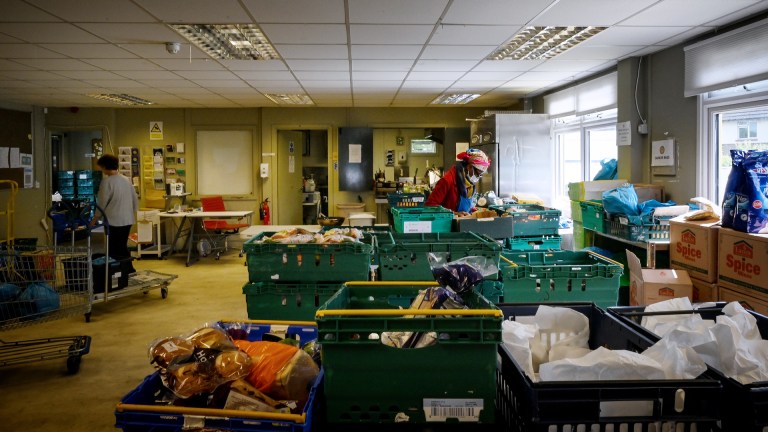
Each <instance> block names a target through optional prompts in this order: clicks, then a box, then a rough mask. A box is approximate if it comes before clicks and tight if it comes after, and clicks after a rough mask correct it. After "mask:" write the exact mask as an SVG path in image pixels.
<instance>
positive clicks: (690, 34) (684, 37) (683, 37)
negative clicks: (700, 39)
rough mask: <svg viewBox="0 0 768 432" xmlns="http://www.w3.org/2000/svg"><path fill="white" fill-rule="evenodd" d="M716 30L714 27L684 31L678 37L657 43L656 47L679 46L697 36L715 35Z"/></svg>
mask: <svg viewBox="0 0 768 432" xmlns="http://www.w3.org/2000/svg"><path fill="white" fill-rule="evenodd" d="M716 30H717V29H716V28H714V27H694V28H692V29H690V30H688V31H684V32H682V33H680V34H678V35H675V36H672V37H671V38H668V39H664V40H663V41H660V42H657V43H656V45H664V46H672V45H677V44H679V43H683V42H686V41H688V40H691V39H693V38H695V37H697V36H700V35H703V34H706V33H708V32H712V33H713V34H714V33H715V32H716Z"/></svg>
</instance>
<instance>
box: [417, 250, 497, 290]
mask: <svg viewBox="0 0 768 432" xmlns="http://www.w3.org/2000/svg"><path fill="white" fill-rule="evenodd" d="M446 257H447V254H444V253H430V254H429V255H428V259H429V266H430V268H431V269H432V276H434V277H435V280H436V281H437V282H439V283H440V285H441V286H444V287H449V288H451V289H452V290H454V291H455V292H457V293H463V292H467V291H469V290H471V289H472V288H473V287H474V286H475V285H477V284H478V283H480V282H481V281H482V280H483V279H484V278H485V277H486V276H491V275H494V274H498V272H499V268H498V266H497V265H496V263H495V262H493V261H492V260H490V259H489V258H487V257H484V256H468V257H464V258H461V259H457V260H455V261H451V262H445V261H446Z"/></svg>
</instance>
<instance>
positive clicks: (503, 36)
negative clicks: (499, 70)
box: [429, 24, 520, 45]
mask: <svg viewBox="0 0 768 432" xmlns="http://www.w3.org/2000/svg"><path fill="white" fill-rule="evenodd" d="M519 30H520V26H488V25H485V26H480V25H451V24H445V25H439V26H437V28H436V29H435V33H434V34H433V35H432V39H430V40H429V43H430V44H432V45H501V44H503V43H504V42H506V41H507V40H509V39H510V38H511V37H512V36H514V35H515V33H517V32H518V31H519Z"/></svg>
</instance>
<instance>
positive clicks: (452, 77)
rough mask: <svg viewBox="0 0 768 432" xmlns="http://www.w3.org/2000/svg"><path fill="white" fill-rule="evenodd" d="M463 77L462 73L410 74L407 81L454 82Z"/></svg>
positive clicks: (432, 72)
mask: <svg viewBox="0 0 768 432" xmlns="http://www.w3.org/2000/svg"><path fill="white" fill-rule="evenodd" d="M462 75H464V72H455V71H454V72H451V71H445V72H435V71H431V72H411V73H409V74H408V80H422V81H433V80H438V81H456V80H457V79H459V78H461V77H462Z"/></svg>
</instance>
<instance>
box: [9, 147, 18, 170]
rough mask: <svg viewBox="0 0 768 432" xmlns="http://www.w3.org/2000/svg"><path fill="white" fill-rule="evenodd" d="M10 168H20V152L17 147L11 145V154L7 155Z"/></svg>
mask: <svg viewBox="0 0 768 432" xmlns="http://www.w3.org/2000/svg"><path fill="white" fill-rule="evenodd" d="M8 159H9V162H10V164H11V168H21V153H20V152H19V148H18V147H11V154H10V156H9V157H8Z"/></svg>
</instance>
